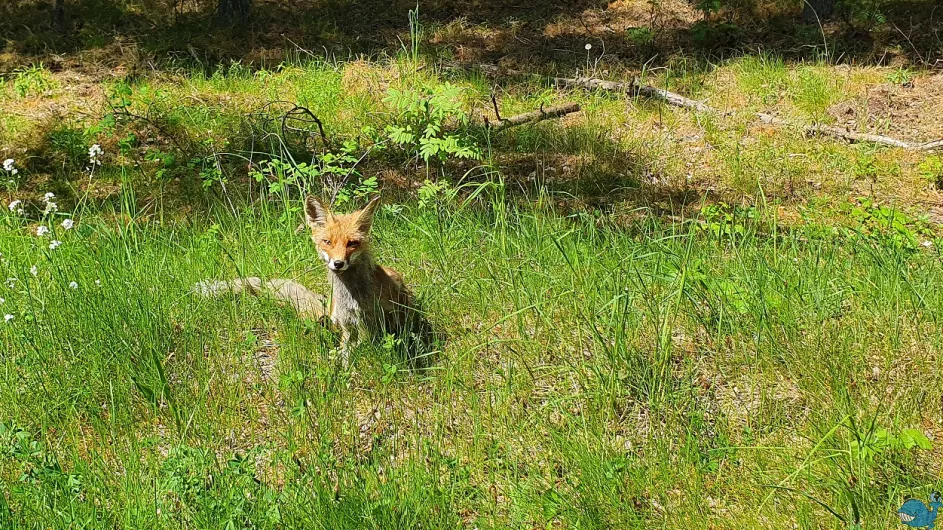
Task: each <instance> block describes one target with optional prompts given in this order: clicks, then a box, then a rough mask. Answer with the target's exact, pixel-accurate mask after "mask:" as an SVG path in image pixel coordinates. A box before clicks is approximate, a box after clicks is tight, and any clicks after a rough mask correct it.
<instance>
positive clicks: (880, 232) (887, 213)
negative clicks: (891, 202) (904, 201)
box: [850, 197, 934, 250]
mask: <svg viewBox="0 0 943 530" xmlns="http://www.w3.org/2000/svg"><path fill="white" fill-rule="evenodd" d="M850 213H851V217H852V219H854V220H856V221H857V222H858V225H859V228H858V229H859V231H860V232H861V233H862V234H863V235H865V236H868V237H876V238H881V239H885V240H887V241H888V242H889V243H890V244H891V245H893V246H894V247H897V248H900V249H904V250H916V249H917V248H919V247H920V246H921V244H922V242H923V241H926V240H928V239H930V238H932V237H933V235H934V234H933V231H932V230H931V229H930V226H929V224H928V223H927V222H926V221H925V220H922V219H914V218H912V217H910V216H908V215H907V214H905V213H904V212H901V211H900V210H897V209H895V208H892V207H890V206H886V205H883V204H878V203H876V202H875V201H874V200H873V199H870V198H867V197H861V198H859V199H858V204H857V205H855V206H853V207H852V208H851V212H850Z"/></svg>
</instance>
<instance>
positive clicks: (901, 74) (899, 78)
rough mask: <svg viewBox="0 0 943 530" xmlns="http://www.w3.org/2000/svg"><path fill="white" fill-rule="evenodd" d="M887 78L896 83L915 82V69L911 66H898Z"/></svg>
mask: <svg viewBox="0 0 943 530" xmlns="http://www.w3.org/2000/svg"><path fill="white" fill-rule="evenodd" d="M887 80H888V81H890V82H891V83H894V84H895V85H909V84H910V83H913V80H914V71H913V70H911V69H910V68H904V67H903V66H898V67H897V69H895V70H894V71H893V72H891V73H889V74H887Z"/></svg>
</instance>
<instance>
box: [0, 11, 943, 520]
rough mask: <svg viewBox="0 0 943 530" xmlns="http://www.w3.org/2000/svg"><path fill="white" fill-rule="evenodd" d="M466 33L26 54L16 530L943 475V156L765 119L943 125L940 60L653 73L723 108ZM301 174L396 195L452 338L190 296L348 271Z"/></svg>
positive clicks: (823, 491) (10, 467)
mask: <svg viewBox="0 0 943 530" xmlns="http://www.w3.org/2000/svg"><path fill="white" fill-rule="evenodd" d="M467 30H468V28H466V27H465V26H462V25H461V24H457V25H449V26H444V27H439V28H431V29H429V28H427V30H426V31H427V33H426V34H425V36H423V35H422V34H420V33H418V32H414V34H413V35H412V39H413V40H412V41H410V40H409V36H408V35H407V36H405V39H404V42H405V44H403V46H402V48H401V49H400V50H397V51H395V52H393V53H390V54H380V55H376V56H369V57H367V56H359V57H349V58H346V59H343V60H339V59H337V58H336V57H332V56H315V55H317V54H314V53H312V52H311V51H308V50H296V52H295V54H294V55H293V56H291V57H288V58H283V59H281V60H279V61H278V62H277V63H272V64H265V63H264V62H262V63H258V64H243V63H242V62H238V61H234V62H230V63H226V64H222V65H219V66H216V67H213V68H202V67H200V65H193V64H189V63H188V64H184V63H173V62H171V63H168V64H163V65H161V68H152V69H151V71H150V72H146V73H142V72H137V73H134V74H133V75H131V74H128V72H119V73H118V74H116V73H115V72H114V71H111V70H109V71H108V72H107V73H103V72H102V71H97V70H94V69H92V68H86V69H82V68H65V69H64V70H59V71H53V70H51V69H50V68H48V67H47V66H46V65H40V64H39V62H35V63H33V64H32V66H28V67H21V68H18V69H17V70H15V71H12V72H11V73H10V74H9V75H6V76H5V77H4V78H3V82H2V84H0V95H2V96H3V98H0V158H3V159H10V161H11V162H10V163H9V164H7V166H6V167H5V168H4V169H3V170H0V176H3V177H4V178H3V180H5V181H6V189H5V191H4V192H3V193H2V195H3V197H4V200H5V202H4V208H3V209H2V212H0V253H2V257H0V279H2V280H4V282H3V284H2V285H0V314H4V315H5V321H4V322H3V323H0V344H2V351H3V352H4V353H3V355H0V484H2V488H0V527H2V528H11V529H12V528H15V529H33V528H36V529H39V528H43V529H45V528H63V529H65V528H70V529H71V528H83V529H111V528H129V529H130V528H134V529H163V528H186V529H197V528H201V529H202V528H225V529H243V528H246V529H248V528H253V529H254V528H268V529H277V528H331V529H338V528H357V529H360V528H383V529H389V528H469V529H471V528H477V529H482V530H483V529H486V528H653V527H659V528H705V529H706V528H711V529H714V528H768V529H781V528H897V527H898V525H899V524H900V522H899V519H898V518H897V514H896V512H897V509H898V508H899V507H900V505H901V504H902V503H903V501H904V500H905V499H907V498H917V499H922V500H927V499H928V498H929V495H930V493H931V492H933V491H939V490H941V489H943V474H941V466H943V371H941V369H940V367H941V360H943V355H941V354H943V335H941V333H940V332H939V329H940V322H941V320H943V292H941V290H940V288H939V287H940V285H941V284H943V260H941V255H940V250H939V249H940V245H941V244H943V239H941V238H940V234H941V232H940V230H939V216H940V215H941V212H940V210H939V208H938V206H937V204H938V203H939V192H938V191H937V189H936V188H937V187H938V186H939V185H941V183H943V163H941V162H940V157H939V156H938V155H937V154H934V153H930V152H919V151H908V150H903V149H894V148H887V147H878V146H874V145H871V144H849V143H846V142H843V141H840V140H837V139H834V138H824V137H809V136H807V135H804V134H802V133H801V132H800V131H798V130H791V129H789V128H773V127H767V126H763V125H760V124H757V123H756V120H755V117H754V113H755V112H758V111H763V112H775V113H776V114H777V115H780V116H784V117H787V118H789V119H791V120H793V121H795V122H797V123H830V124H842V123H846V121H843V120H848V119H849V118H848V116H853V118H851V119H853V120H858V121H857V122H855V123H867V124H871V125H872V126H874V127H877V128H878V129H879V132H883V133H887V134H895V135H903V137H906V138H908V139H909V140H915V139H918V138H920V139H923V140H930V139H932V137H931V135H932V134H934V133H936V132H938V131H937V129H938V127H939V124H938V123H936V119H935V118H934V115H933V112H932V111H933V109H934V108H935V107H934V105H936V102H938V101H939V99H937V97H938V96H939V95H940V94H943V80H941V79H943V78H941V77H940V75H939V73H934V72H932V71H929V70H921V69H919V68H910V67H907V66H901V65H893V66H888V65H874V66H868V65H851V66H849V65H847V64H840V63H838V62H837V61H835V60H833V58H829V57H828V56H827V55H826V56H823V57H820V58H818V59H815V60H803V61H792V60H786V59H784V58H783V57H781V56H779V55H776V54H774V53H765V52H759V53H755V54H748V55H743V56H739V57H735V58H730V59H727V60H723V61H717V62H711V61H704V60H701V59H698V58H693V57H684V56H680V57H675V58H673V59H672V60H671V61H669V62H668V63H667V66H665V67H661V68H654V69H651V70H643V71H640V72H635V74H637V75H640V76H641V78H642V79H643V80H644V81H645V82H647V83H650V84H652V85H653V86H659V87H665V88H667V89H670V90H674V91H677V92H680V93H684V94H686V95H687V96H688V97H692V98H696V99H698V100H707V101H710V102H711V105H712V106H714V107H716V108H719V109H722V110H723V111H724V112H725V114H724V115H723V116H718V115H715V114H709V113H698V112H692V111H689V110H687V109H679V108H672V107H667V106H665V105H664V104H663V103H660V102H657V101H649V100H643V99H638V98H633V97H630V96H626V95H624V94H612V93H606V92H602V91H581V90H565V89H561V88H560V87H557V86H554V85H553V83H552V82H550V81H549V80H548V79H547V78H546V77H541V76H537V75H527V74H524V75H520V74H503V76H502V77H499V78H498V80H497V81H496V80H495V79H494V78H493V76H491V75H490V74H489V73H488V72H487V71H483V70H481V69H480V68H474V67H470V68H457V67H454V65H452V64H451V63H450V62H449V61H446V60H445V59H444V58H443V57H441V56H440V57H430V56H429V55H426V54H424V53H422V52H423V50H422V49H421V46H420V44H422V43H425V42H429V41H430V40H431V41H435V40H436V39H441V38H447V37H448V36H449V35H454V34H455V33H456V32H459V33H461V32H463V31H467ZM591 50H592V48H591V47H590V49H586V50H583V49H582V48H581V49H580V50H579V52H578V53H580V54H582V53H584V52H586V53H587V55H588V58H587V60H586V61H585V64H582V65H581V66H582V68H584V70H583V73H592V74H595V75H603V74H602V71H601V67H600V66H599V65H598V64H597V63H596V62H595V60H594V57H593V56H592V55H591V54H592V53H596V52H592V51H591ZM104 68H105V67H104V66H102V67H101V69H104ZM632 74H633V72H630V71H629V70H628V69H621V70H620V69H618V68H616V67H613V68H612V69H611V70H607V71H606V73H605V75H606V76H608V77H610V78H615V79H621V78H626V77H628V76H629V75H632ZM496 86H497V87H498V88H495V87H496ZM906 86H910V87H911V88H906ZM913 87H917V88H913ZM915 91H916V92H915ZM875 93H877V94H878V99H877V100H875ZM492 94H495V95H496V97H495V99H494V100H492V97H491V96H492ZM881 98H883V99H881ZM570 101H572V102H577V103H579V104H580V105H581V109H582V110H581V112H579V113H576V114H572V115H568V116H565V117H563V118H561V119H558V120H546V121H543V122H540V123H537V124H530V125H523V126H520V127H515V128H513V129H508V130H507V131H504V132H500V133H497V132H494V131H491V130H490V129H489V128H488V127H487V126H486V125H485V124H484V122H483V119H482V117H483V116H491V119H492V120H494V119H496V118H497V117H496V116H495V115H494V113H493V110H494V106H499V107H500V111H501V114H502V115H504V116H509V115H512V114H515V113H518V112H525V111H528V110H533V109H535V108H541V107H543V106H547V107H549V106H551V105H554V104H559V103H562V102H570ZM874 101H886V102H887V104H886V105H885V106H884V107H880V106H879V105H877V103H874ZM902 101H903V102H904V103H906V105H904V104H902V103H901V102H902ZM313 117H314V118H313ZM315 118H316V120H317V122H318V123H315ZM322 131H323V132H322ZM307 193H314V194H317V195H320V196H322V197H325V198H333V200H334V202H335V204H337V208H338V209H340V210H350V209H353V208H356V207H359V206H361V205H363V204H364V203H365V202H366V198H367V197H369V196H372V195H374V194H376V193H380V194H381V196H382V197H383V206H382V207H381V209H380V212H379V214H378V218H377V221H376V224H375V226H374V229H373V230H374V233H375V238H376V242H375V248H376V254H377V256H378V260H379V262H380V263H381V264H384V265H389V266H392V267H394V268H396V269H397V270H399V271H401V272H403V273H404V275H405V277H406V281H407V283H408V284H409V285H411V286H412V288H413V289H414V290H415V292H416V293H417V294H418V295H419V297H420V298H421V299H422V301H423V307H424V310H425V311H426V312H427V315H428V318H429V319H430V321H431V322H432V323H433V324H434V325H435V327H436V328H437V329H439V330H440V331H442V332H443V333H444V334H445V335H446V337H447V340H446V342H445V344H444V347H443V349H442V351H441V352H439V353H438V355H437V356H436V358H435V360H434V362H433V363H431V365H430V366H429V367H427V368H424V369H412V368H411V367H410V364H409V363H408V362H407V361H406V360H404V359H403V358H402V357H401V356H400V355H398V353H397V349H396V347H395V344H394V343H393V340H392V337H388V338H386V339H385V340H381V341H378V342H377V343H376V344H369V345H365V346H363V347H361V348H359V349H358V350H357V351H356V352H355V357H354V362H353V363H352V365H351V366H350V367H348V368H343V367H342V366H341V364H340V363H339V362H338V359H337V351H336V346H337V342H338V337H337V334H336V332H335V331H334V330H332V329H330V328H328V327H325V326H324V325H322V324H321V323H318V322H311V321H305V320H302V319H300V318H298V317H297V316H296V315H295V314H294V313H293V312H292V311H291V309H289V308H286V307H283V306H280V305H278V304H276V303H275V302H273V301H272V300H269V299H266V298H264V297H262V298H256V297H251V296H227V297H222V298H219V299H207V298H203V297H200V296H198V295H197V294H196V293H194V291H193V289H192V288H193V286H194V284H196V283H197V282H199V281H202V280H206V279H228V278H234V277H239V276H261V277H263V278H290V279H294V280H296V281H299V282H301V283H303V284H305V285H307V286H309V287H311V288H313V289H315V290H318V291H320V292H327V290H328V286H327V280H326V276H325V274H326V273H325V270H324V266H323V264H322V263H321V261H320V260H319V259H318V258H317V255H316V253H315V249H314V247H313V245H312V243H311V241H310V238H309V236H308V234H307V233H306V232H305V231H304V230H299V225H300V224H301V222H302V215H301V200H302V198H303V197H304V195H305V194H307ZM7 205H9V206H8V207H7Z"/></svg>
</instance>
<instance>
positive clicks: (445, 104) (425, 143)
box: [385, 83, 481, 164]
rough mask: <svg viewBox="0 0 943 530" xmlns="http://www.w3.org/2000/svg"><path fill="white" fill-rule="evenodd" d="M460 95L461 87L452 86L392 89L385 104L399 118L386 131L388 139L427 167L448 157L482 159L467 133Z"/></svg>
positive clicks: (466, 118) (409, 156) (466, 119)
mask: <svg viewBox="0 0 943 530" xmlns="http://www.w3.org/2000/svg"><path fill="white" fill-rule="evenodd" d="M461 95H462V88H461V87H459V86H455V85H452V84H451V83H445V84H443V85H438V86H436V87H434V88H431V89H428V88H425V89H420V90H396V89H392V88H391V89H390V90H389V92H388V93H387V96H386V100H385V101H386V103H387V104H388V105H390V106H391V107H392V108H393V110H394V112H395V113H396V119H395V121H394V123H393V124H391V125H388V126H387V127H386V129H385V132H386V135H387V138H388V139H389V141H390V142H391V144H392V145H394V146H397V147H399V148H401V149H402V150H403V152H404V153H405V155H406V158H407V159H409V160H422V161H423V162H425V163H426V164H428V163H429V162H430V161H433V160H437V161H439V162H444V161H446V160H447V159H448V158H449V157H456V158H464V159H475V160H477V159H479V158H481V150H480V149H479V148H478V146H477V145H475V142H474V141H473V139H472V137H471V136H470V135H469V134H468V131H467V126H468V114H467V113H466V112H465V111H464V109H463V108H462V104H461ZM450 128H451V129H452V130H449V129H450Z"/></svg>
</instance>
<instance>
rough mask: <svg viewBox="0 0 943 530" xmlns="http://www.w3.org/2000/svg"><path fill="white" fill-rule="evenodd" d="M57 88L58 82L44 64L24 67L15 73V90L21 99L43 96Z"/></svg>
mask: <svg viewBox="0 0 943 530" xmlns="http://www.w3.org/2000/svg"><path fill="white" fill-rule="evenodd" d="M55 87H56V82H55V80H54V79H53V78H52V75H51V74H50V73H49V70H46V67H45V66H44V65H43V63H39V64H38V65H32V66H24V67H22V68H18V69H16V70H14V71H13V90H14V91H15V92H16V95H17V96H19V97H21V98H25V97H27V96H30V95H38V94H42V93H43V92H45V91H47V90H52V89H54V88H55Z"/></svg>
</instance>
